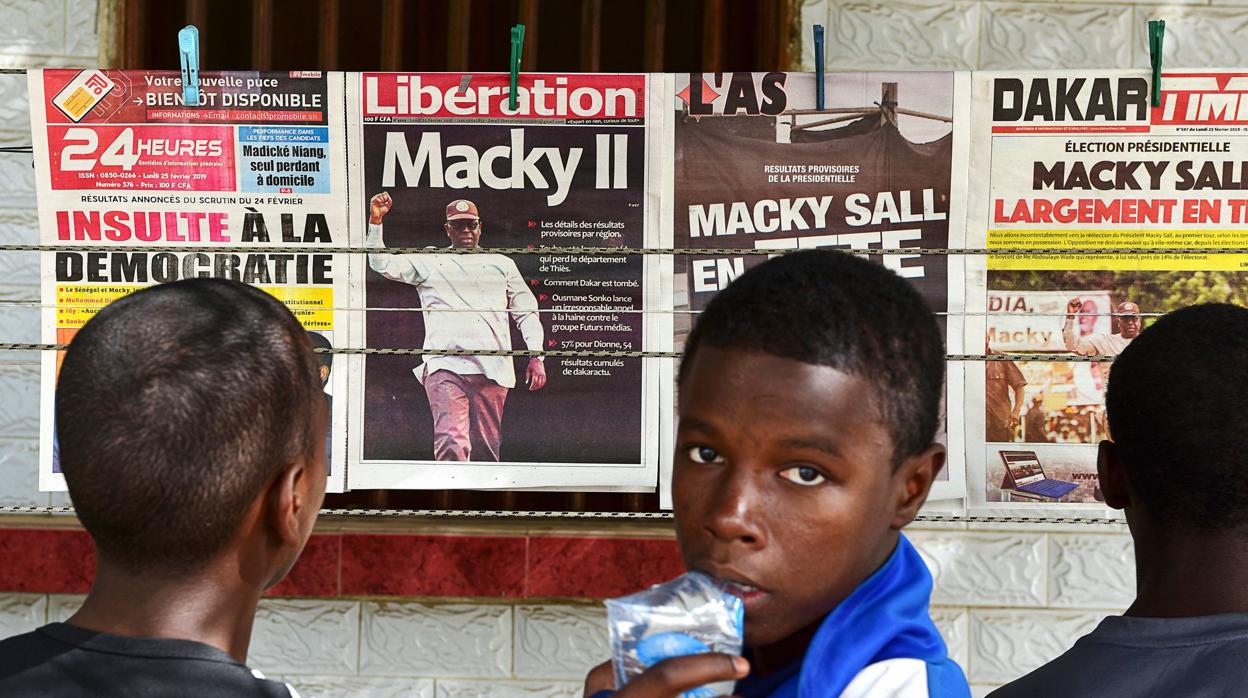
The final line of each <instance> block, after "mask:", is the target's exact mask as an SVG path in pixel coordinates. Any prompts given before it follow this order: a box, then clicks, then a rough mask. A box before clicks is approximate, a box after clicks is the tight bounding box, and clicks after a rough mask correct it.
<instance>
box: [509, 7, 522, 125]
mask: <svg viewBox="0 0 1248 698" xmlns="http://www.w3.org/2000/svg"><path fill="white" fill-rule="evenodd" d="M523 53H524V25H523V24H517V25H516V26H514V27H512V28H511V95H510V97H509V101H508V102H507V108H508V109H511V110H512V111H515V110H517V109H519V108H520V106H519V104H518V103H517V101H516V100H517V97H518V92H519V90H520V56H521V54H523Z"/></svg>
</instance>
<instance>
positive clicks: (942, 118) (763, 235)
mask: <svg viewBox="0 0 1248 698" xmlns="http://www.w3.org/2000/svg"><path fill="white" fill-rule="evenodd" d="M815 79H816V78H815V76H814V75H811V74H800V73H725V74H697V73H695V74H685V75H677V76H675V82H674V85H673V92H672V94H673V95H674V100H673V102H672V108H673V112H674V113H673V118H674V123H673V126H672V129H671V131H672V134H671V136H670V138H671V140H672V141H673V143H672V146H671V150H669V151H668V152H671V153H673V154H674V155H673V159H674V164H673V165H672V167H673V170H674V171H673V174H672V179H673V180H674V189H675V194H674V204H673V206H674V211H673V213H672V215H671V216H670V217H669V218H668V219H667V221H668V224H669V226H670V228H669V231H670V233H669V234H670V235H671V239H672V240H673V242H674V245H675V248H676V249H690V248H729V249H742V250H747V249H748V250H758V249H769V250H776V251H777V253H779V252H780V251H783V250H793V249H806V248H830V249H840V250H847V251H853V250H865V249H895V248H903V247H916V248H935V249H944V248H948V247H961V246H962V242H963V238H962V235H963V231H962V223H963V220H964V219H963V207H962V202H963V201H964V198H965V194H964V177H965V171H966V168H965V166H964V163H965V159H966V148H967V143H966V138H965V137H964V135H963V134H964V133H965V129H966V123H967V119H966V118H963V117H962V116H961V114H962V113H965V110H966V107H965V101H966V95H967V93H968V85H969V74H967V73H954V72H930V73H925V72H911V73H830V74H828V75H826V83H825V87H826V95H827V99H826V103H825V105H824V106H825V109H824V110H823V111H820V110H818V109H816V107H817V104H816V95H815V90H816V84H815ZM767 258H768V257H767V256H766V255H757V254H752V255H734V254H732V253H731V252H726V253H723V254H716V255H706V256H703V255H688V254H685V255H675V256H674V261H673V265H674V276H673V301H672V303H673V306H674V315H673V320H672V321H673V325H674V326H673V328H672V329H673V341H674V345H675V347H676V349H678V350H679V349H681V348H682V347H683V344H684V340H685V337H686V336H687V335H688V332H689V329H690V328H691V327H692V324H693V322H694V321H695V320H696V317H697V313H698V312H699V311H700V310H701V309H702V308H705V307H706V304H707V303H708V302H709V301H710V299H711V298H713V297H714V295H715V294H716V292H718V291H719V289H721V288H723V287H724V286H725V285H726V284H728V283H730V282H731V281H732V279H734V278H735V277H736V276H738V275H740V274H741V273H742V272H744V271H745V270H746V269H748V268H749V267H751V266H754V265H756V264H761V263H762V262H763V261H765V260H766V259H767ZM867 258H868V259H871V260H873V261H875V262H877V263H880V264H883V265H884V266H886V267H888V268H889V269H892V270H894V271H895V272H897V273H898V274H900V275H901V276H902V277H904V278H906V279H908V280H909V281H911V282H912V283H913V284H914V285H915V287H916V288H917V289H918V290H919V291H920V292H921V293H922V294H923V296H924V298H926V299H927V301H928V303H929V304H930V306H931V308H932V310H933V311H934V312H936V313H938V314H939V316H940V321H941V323H942V326H943V327H945V329H946V333H947V348H948V350H949V351H950V352H951V353H960V351H961V346H962V337H963V328H962V325H961V324H960V320H961V312H962V293H963V278H962V260H961V259H960V258H955V257H949V256H938V255H918V254H907V255H879V254H872V255H868V257H867ZM776 302H783V299H777V301H776ZM948 369H949V370H948V377H947V385H946V396H945V405H946V408H947V409H946V414H945V419H944V420H943V424H942V430H941V431H942V433H941V434H940V436H939V438H940V439H941V440H942V441H944V442H945V443H946V445H947V446H948V450H949V462H948V465H947V467H946V468H945V469H944V470H943V471H942V472H941V475H940V479H939V480H938V482H937V483H936V484H935V485H934V486H933V489H932V499H943V498H958V499H960V498H962V497H963V496H964V475H963V462H962V453H963V448H962V442H961V437H962V426H961V425H962V418H961V409H962V404H963V398H962V386H963V379H962V364H961V363H957V362H951V363H950V364H949V366H948ZM664 380H665V382H667V383H669V384H670V383H672V382H673V381H674V378H673V375H672V372H671V367H670V366H669V373H668V374H666V375H665V377H664ZM666 414H669V415H670V412H669V413H666ZM672 421H673V420H672V419H670V418H669V419H665V420H664V423H663V430H662V433H663V435H664V438H665V444H664V447H663V449H662V453H663V470H662V481H661V484H660V487H661V490H660V491H661V493H662V499H663V505H664V506H670V482H671V465H672V457H673V444H672V439H673V436H674V433H675V424H673V423H672Z"/></svg>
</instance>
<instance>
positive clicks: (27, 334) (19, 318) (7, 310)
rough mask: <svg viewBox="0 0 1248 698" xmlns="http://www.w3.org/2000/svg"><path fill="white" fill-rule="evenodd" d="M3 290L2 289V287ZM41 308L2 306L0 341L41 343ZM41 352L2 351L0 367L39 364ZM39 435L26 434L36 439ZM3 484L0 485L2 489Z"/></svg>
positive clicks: (0, 307)
mask: <svg viewBox="0 0 1248 698" xmlns="http://www.w3.org/2000/svg"><path fill="white" fill-rule="evenodd" d="M0 288H2V287H0ZM39 336H40V335H39V308H37V307H33V306H19V305H0V338H3V339H2V340H0V341H4V342H13V343H18V344H37V343H38V342H39ZM38 363H39V352H37V351H15V350H10V349H5V350H0V365H9V364H38ZM9 397H10V396H9V395H7V394H4V393H0V400H6V399H9ZM36 436H38V434H37V433H31V434H26V437H29V438H34V437H36ZM2 488H3V483H0V489H2Z"/></svg>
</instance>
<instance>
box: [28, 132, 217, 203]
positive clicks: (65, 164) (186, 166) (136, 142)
mask: <svg viewBox="0 0 1248 698" xmlns="http://www.w3.org/2000/svg"><path fill="white" fill-rule="evenodd" d="M48 158H49V166H50V170H51V174H52V188H53V189H150V190H152V191H235V190H236V186H235V178H234V129H233V128H232V127H229V126H197V127H195V128H194V129H188V128H186V127H184V126H96V125H91V126H54V125H50V126H48Z"/></svg>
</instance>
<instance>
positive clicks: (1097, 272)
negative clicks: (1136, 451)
mask: <svg viewBox="0 0 1248 698" xmlns="http://www.w3.org/2000/svg"><path fill="white" fill-rule="evenodd" d="M1151 83H1152V81H1151V79H1150V76H1149V75H1148V74H1147V73H1146V72H1144V71H1082V72H1079V71H1075V72H1071V71H1063V72H1060V73H1057V72H1053V73H1045V72H1037V73H976V74H975V75H974V97H973V100H972V104H973V118H972V128H973V130H974V133H973V139H972V142H973V152H972V167H971V170H972V171H973V172H975V173H976V177H974V178H973V179H972V183H973V186H972V188H971V191H970V203H969V207H968V235H969V244H970V246H971V247H985V248H988V249H989V250H990V251H991V250H993V249H998V250H1012V251H1013V252H1012V253H1001V254H989V255H988V256H987V259H984V258H983V257H972V258H969V259H968V271H967V275H968V281H969V283H968V298H967V308H968V311H970V315H969V316H968V322H967V338H966V344H967V347H968V348H969V349H971V350H975V349H977V348H979V347H982V348H983V350H984V351H986V352H988V353H1011V352H1027V353H1035V354H1041V355H1044V356H1042V357H1041V358H1043V359H1044V360H1034V361H997V362H985V363H984V364H983V365H982V366H979V367H976V366H974V365H971V366H970V367H969V369H968V374H967V395H968V401H967V443H968V445H969V449H968V483H969V484H968V497H969V499H968V505H969V506H972V507H988V508H1002V507H1010V508H1016V509H1031V510H1037V511H1041V510H1044V509H1046V508H1056V509H1065V510H1069V509H1072V508H1074V509H1079V508H1082V509H1102V508H1103V507H1104V504H1103V501H1104V500H1103V497H1102V495H1101V489H1100V486H1099V482H1098V479H1097V470H1096V455H1097V443H1098V442H1099V441H1101V440H1102V439H1106V438H1109V437H1110V432H1109V425H1108V422H1107V420H1106V415H1105V399H1104V396H1105V387H1106V384H1107V381H1108V379H1109V376H1110V372H1111V368H1112V364H1111V363H1110V362H1109V359H1112V357H1113V356H1116V355H1117V354H1119V353H1120V352H1121V351H1122V350H1123V349H1124V348H1126V347H1127V346H1128V345H1129V344H1130V343H1131V341H1132V340H1133V339H1134V338H1135V337H1136V336H1137V335H1138V334H1139V332H1140V331H1141V330H1142V329H1143V328H1146V327H1148V326H1149V324H1151V323H1152V322H1153V321H1154V320H1155V319H1156V317H1157V316H1158V315H1160V314H1164V313H1167V312H1170V311H1173V310H1177V309H1178V308H1181V307H1184V306H1187V305H1191V304H1194V303H1202V302H1230V303H1238V304H1241V305H1242V304H1244V303H1245V301H1246V300H1248V298H1246V297H1245V296H1246V293H1245V289H1248V284H1246V282H1248V276H1246V275H1245V272H1244V271H1242V270H1243V269H1244V268H1245V266H1246V265H1248V259H1245V258H1244V256H1243V255H1231V254H1210V253H1208V252H1202V250H1208V249H1210V248H1219V247H1238V248H1243V247H1248V245H1246V244H1245V242H1246V241H1248V232H1246V231H1248V229H1246V228H1245V223H1246V222H1248V196H1245V194H1244V190H1245V189H1248V130H1246V127H1248V100H1245V99H1244V97H1245V95H1248V73H1244V72H1233V71H1219V70H1193V71H1182V72H1166V73H1163V74H1162V77H1161V81H1160V99H1159V105H1158V106H1153V104H1152V100H1151V88H1152V84H1151ZM1081 249H1083V250H1087V249H1108V250H1112V251H1113V253H1112V254H1080V253H1077V252H1075V251H1076V250H1081ZM1167 249H1168V250H1181V252H1180V253H1162V252H1160V250H1167ZM1033 250H1034V251H1033ZM1119 250H1120V252H1119ZM977 314H979V315H977ZM1089 357H1100V359H1103V360H1087V359H1088V358H1089ZM1076 359H1084V360H1076Z"/></svg>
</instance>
